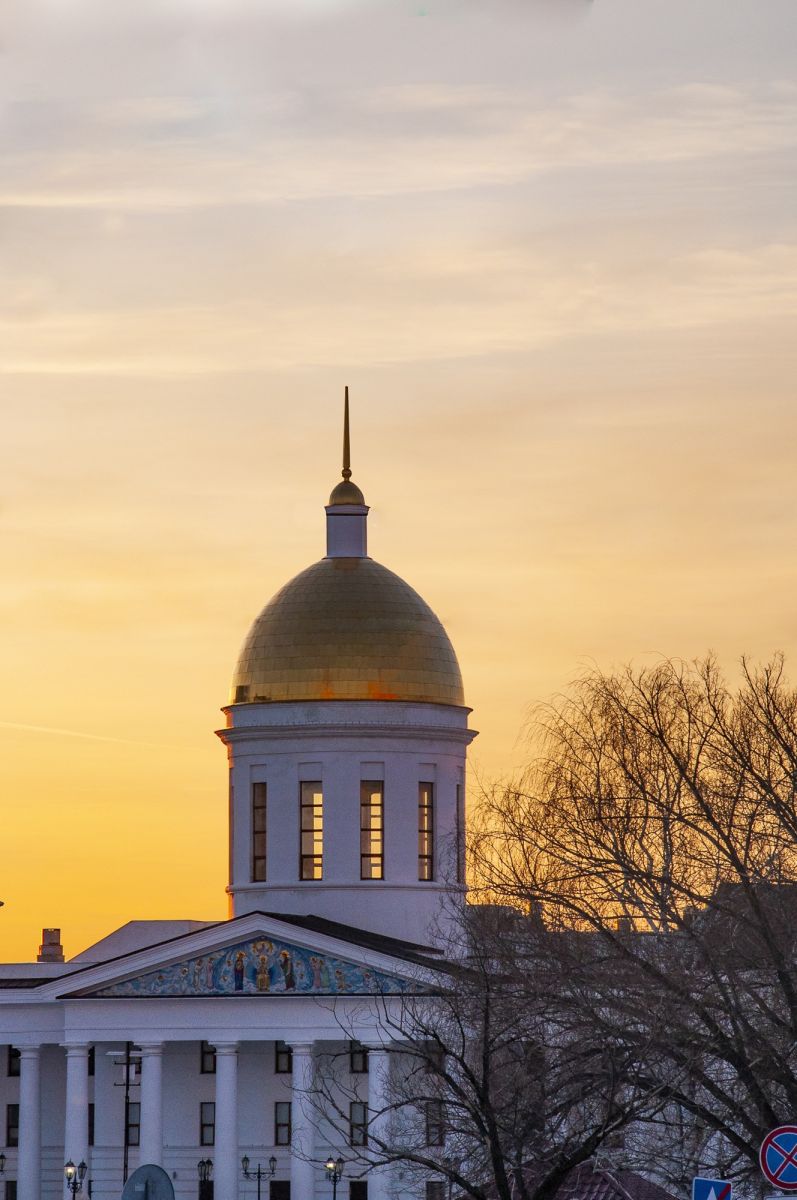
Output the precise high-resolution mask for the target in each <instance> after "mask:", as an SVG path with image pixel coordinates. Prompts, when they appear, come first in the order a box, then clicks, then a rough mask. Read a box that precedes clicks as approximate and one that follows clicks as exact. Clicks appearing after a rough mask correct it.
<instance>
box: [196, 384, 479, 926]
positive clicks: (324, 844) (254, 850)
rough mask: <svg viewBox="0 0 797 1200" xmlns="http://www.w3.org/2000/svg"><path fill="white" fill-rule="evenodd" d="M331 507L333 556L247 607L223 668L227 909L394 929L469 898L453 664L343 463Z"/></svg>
mask: <svg viewBox="0 0 797 1200" xmlns="http://www.w3.org/2000/svg"><path fill="white" fill-rule="evenodd" d="M351 474H352V473H351V466H350V450H349V406H348V389H347V390H346V402H345V416H344V436H343V472H342V475H343V478H342V480H341V481H340V482H339V483H338V484H337V486H336V487H335V488H333V491H332V494H331V496H330V498H329V503H328V505H327V506H326V529H327V548H326V556H325V557H324V558H322V559H321V560H320V561H319V562H317V563H315V564H314V565H312V566H310V567H308V568H307V569H306V570H305V571H302V572H301V573H300V574H299V575H297V576H296V577H295V578H294V579H292V580H290V582H288V583H286V584H285V586H284V587H283V588H282V589H281V590H280V591H278V592H277V594H276V595H275V596H274V597H273V598H272V599H271V600H270V601H269V602H268V604H267V605H266V607H265V608H264V609H263V611H262V612H261V613H260V615H259V616H258V617H257V618H256V620H255V622H254V624H253V625H252V628H251V629H250V631H249V634H248V636H247V638H246V641H245V642H244V645H243V648H242V650H241V654H240V657H239V659H238V664H237V666H236V668H235V674H234V676H233V682H232V689H231V696H230V703H229V705H228V706H227V707H226V708H225V709H224V712H225V714H226V717H227V726H226V728H225V729H223V730H221V731H219V737H220V738H221V740H222V741H223V742H224V743H225V745H226V746H227V748H228V755H229V762H230V881H229V886H228V889H227V890H228V893H229V896H230V907H231V915H233V916H241V915H242V914H244V913H247V912H252V911H255V910H259V911H261V912H268V913H275V914H293V915H299V916H307V917H309V916H312V917H314V918H320V919H322V920H325V921H328V922H335V923H339V924H343V925H349V926H354V927H356V928H359V929H366V930H370V931H373V932H375V933H379V934H385V935H388V936H392V937H396V938H401V939H403V940H405V941H411V942H417V943H421V944H425V943H428V942H429V941H430V940H434V939H435V937H437V936H439V932H440V930H441V929H442V928H444V925H445V921H446V917H447V915H448V913H450V911H451V906H450V899H449V902H448V903H444V899H445V898H446V897H449V898H451V897H453V898H454V899H462V898H463V897H464V891H465V888H464V871H463V861H462V860H463V854H464V806H465V759H466V749H467V746H468V744H469V742H470V741H471V740H472V739H473V737H475V733H474V732H473V731H471V730H469V729H468V714H469V712H470V709H468V708H466V707H465V706H464V698H463V689H462V677H461V674H460V670H459V665H458V663H457V659H456V655H455V653H454V650H453V647H452V645H451V642H450V641H449V639H448V636H447V634H446V632H445V630H444V629H443V626H442V625H441V623H440V621H439V620H438V618H437V617H436V616H435V614H434V613H433V612H432V610H431V609H430V608H429V606H428V605H427V604H426V603H425V602H424V600H422V599H421V597H420V596H419V595H418V593H417V592H415V591H414V590H413V589H412V588H411V587H410V586H409V585H408V584H407V583H405V582H404V581H403V580H402V579H400V578H399V577H398V576H397V575H394V574H393V572H392V571H389V570H388V569H387V568H386V567H383V566H381V565H380V564H379V563H377V562H375V561H374V560H373V559H372V558H369V557H368V544H367V522H368V511H369V510H368V506H367V505H366V503H365V498H364V496H363V493H362V492H361V491H360V489H359V487H358V486H357V485H356V484H355V483H354V481H353V480H352V478H351Z"/></svg>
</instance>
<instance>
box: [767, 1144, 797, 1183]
mask: <svg viewBox="0 0 797 1200" xmlns="http://www.w3.org/2000/svg"><path fill="white" fill-rule="evenodd" d="M770 1147H771V1149H773V1150H777V1152H778V1154H782V1155H783V1162H782V1163H781V1164H780V1166H779V1167H778V1169H777V1171H773V1172H772V1174H773V1176H774V1178H775V1179H780V1177H781V1175H782V1174H783V1172H784V1171H785V1170H786V1168H787V1167H795V1166H797V1142H795V1144H794V1145H793V1146H792V1148H791V1150H787V1149H786V1147H785V1146H781V1144H780V1142H779V1141H778V1139H777V1138H773V1139H772V1141H771V1142H770Z"/></svg>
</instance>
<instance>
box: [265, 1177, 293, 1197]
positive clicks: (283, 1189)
mask: <svg viewBox="0 0 797 1200" xmlns="http://www.w3.org/2000/svg"><path fill="white" fill-rule="evenodd" d="M268 1200H291V1181H290V1179H272V1180H271V1182H270V1183H269V1185H268Z"/></svg>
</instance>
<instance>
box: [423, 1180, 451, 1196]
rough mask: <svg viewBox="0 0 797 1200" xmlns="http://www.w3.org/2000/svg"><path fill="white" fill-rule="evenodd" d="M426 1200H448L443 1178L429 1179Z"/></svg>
mask: <svg viewBox="0 0 797 1200" xmlns="http://www.w3.org/2000/svg"><path fill="white" fill-rule="evenodd" d="M426 1200H446V1197H445V1184H444V1183H443V1181H442V1179H427V1181H426Z"/></svg>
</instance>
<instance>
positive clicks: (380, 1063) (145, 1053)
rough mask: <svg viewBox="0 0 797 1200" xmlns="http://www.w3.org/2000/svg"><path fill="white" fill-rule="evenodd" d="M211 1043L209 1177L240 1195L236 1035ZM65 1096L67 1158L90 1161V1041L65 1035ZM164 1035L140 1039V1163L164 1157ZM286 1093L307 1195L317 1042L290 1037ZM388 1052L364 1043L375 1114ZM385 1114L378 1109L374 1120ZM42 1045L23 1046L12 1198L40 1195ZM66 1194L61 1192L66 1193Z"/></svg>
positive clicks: (296, 1177) (294, 1164)
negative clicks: (289, 1090)
mask: <svg viewBox="0 0 797 1200" xmlns="http://www.w3.org/2000/svg"><path fill="white" fill-rule="evenodd" d="M211 1045H213V1046H214V1048H215V1051H216V1077H215V1083H216V1091H215V1105H216V1108H215V1118H216V1124H215V1142H214V1147H213V1179H214V1194H215V1200H237V1197H238V1191H239V1180H240V1177H241V1167H240V1155H239V1141H238V1050H239V1043H238V1042H234V1041H230V1042H225V1041H221V1040H219V1041H214V1042H212V1043H211ZM64 1048H65V1051H66V1099H65V1105H64V1161H65V1162H66V1161H69V1160H70V1159H71V1161H72V1162H74V1163H80V1162H86V1163H88V1162H89V1161H90V1160H89V1155H90V1149H89V1125H88V1110H89V1049H90V1045H89V1043H72V1042H70V1043H66V1044H64ZM164 1048H165V1045H164V1043H163V1042H157V1041H149V1042H142V1043H141V1044H140V1047H137V1053H138V1051H139V1050H140V1054H141V1077H140V1093H139V1095H140V1104H141V1116H140V1121H141V1124H140V1141H139V1161H140V1162H141V1163H155V1164H156V1165H159V1166H163V1164H164V1128H163V1053H164ZM291 1049H292V1056H293V1076H292V1097H291V1105H292V1107H291V1120H292V1129H291V1159H290V1181H291V1197H292V1198H295V1200H312V1197H313V1195H314V1192H315V1187H316V1181H317V1179H318V1178H319V1174H318V1165H317V1163H315V1162H314V1161H313V1160H314V1159H316V1158H317V1155H316V1153H315V1134H316V1126H317V1124H318V1119H319V1116H318V1113H317V1111H316V1109H315V1107H314V1104H313V1099H312V1095H311V1093H312V1090H313V1075H314V1043H313V1042H294V1043H292V1044H291ZM388 1068H389V1058H388V1052H387V1051H386V1050H384V1049H382V1048H379V1047H374V1048H371V1049H370V1050H369V1070H368V1076H367V1078H368V1107H369V1110H370V1112H371V1113H372V1114H379V1113H381V1112H382V1110H384V1109H385V1108H386V1106H387V1103H388V1100H387V1085H388ZM382 1119H383V1118H380V1117H377V1118H376V1122H375V1124H374V1129H376V1125H377V1124H378V1123H379V1121H380V1120H382ZM41 1134H42V1130H41V1047H40V1046H24V1047H22V1048H21V1049H20V1091H19V1150H18V1168H17V1170H18V1177H17V1200H41V1141H42V1137H41ZM386 1184H387V1178H386V1173H385V1169H384V1168H382V1169H374V1170H372V1171H371V1173H370V1174H369V1176H368V1200H386V1197H387V1187H386ZM65 1195H66V1193H65Z"/></svg>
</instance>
